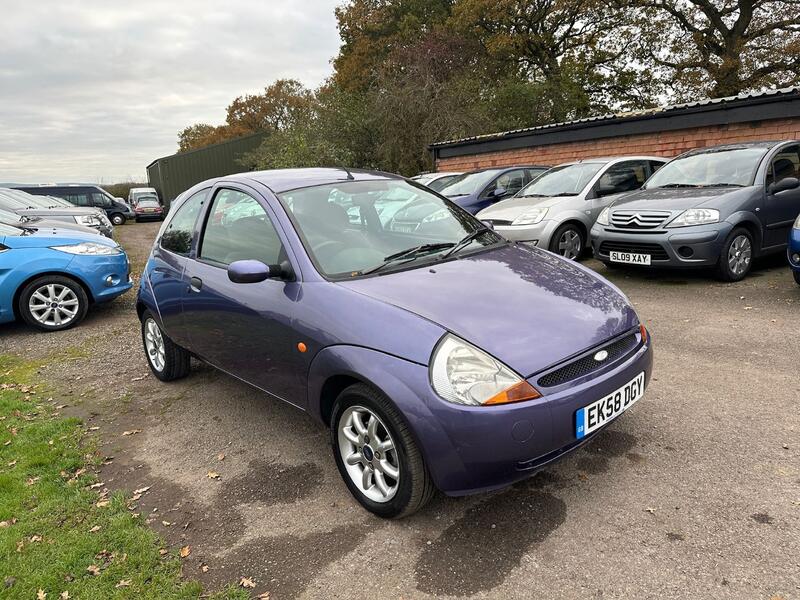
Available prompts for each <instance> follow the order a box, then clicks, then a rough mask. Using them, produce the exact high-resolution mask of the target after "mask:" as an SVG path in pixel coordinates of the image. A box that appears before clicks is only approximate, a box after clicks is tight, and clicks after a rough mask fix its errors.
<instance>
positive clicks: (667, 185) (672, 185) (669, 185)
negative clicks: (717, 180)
mask: <svg viewBox="0 0 800 600" xmlns="http://www.w3.org/2000/svg"><path fill="white" fill-rule="evenodd" d="M656 187H657V188H699V187H703V186H702V185H700V184H697V183H665V184H664V185H657V186H656Z"/></svg>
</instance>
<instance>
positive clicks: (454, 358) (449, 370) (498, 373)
mask: <svg viewBox="0 0 800 600" xmlns="http://www.w3.org/2000/svg"><path fill="white" fill-rule="evenodd" d="M430 378H431V385H432V386H433V389H434V391H435V392H436V393H437V394H439V396H441V397H442V398H443V399H444V400H447V401H448V402H453V403H455V404H466V405H468V406H486V405H492V404H507V403H510V402H520V401H522V400H532V399H534V398H540V397H541V394H540V393H539V392H538V391H537V390H536V388H534V387H533V386H532V385H531V384H529V383H528V382H527V381H525V380H524V379H522V377H520V376H519V375H517V374H516V373H515V372H514V371H512V370H511V369H509V368H508V367H507V366H505V365H504V364H503V363H501V362H500V361H498V360H496V359H494V358H492V357H491V356H489V355H488V354H486V352H484V351H483V350H480V349H479V348H476V347H475V346H473V345H472V344H469V343H467V342H465V341H464V340H462V339H460V338H458V337H456V336H454V335H452V334H450V333H448V334H446V335H445V336H444V337H443V338H442V339H441V340H440V341H439V343H438V344H437V346H436V348H435V349H434V351H433V356H432V359H431V365H430Z"/></svg>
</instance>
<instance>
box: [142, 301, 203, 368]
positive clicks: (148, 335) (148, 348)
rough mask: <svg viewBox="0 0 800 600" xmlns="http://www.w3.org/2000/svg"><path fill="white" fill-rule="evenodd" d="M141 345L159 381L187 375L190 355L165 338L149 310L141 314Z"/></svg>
mask: <svg viewBox="0 0 800 600" xmlns="http://www.w3.org/2000/svg"><path fill="white" fill-rule="evenodd" d="M142 345H143V347H144V353H145V356H146V357H147V364H148V365H149V366H150V370H151V371H152V372H153V375H155V376H156V377H157V378H158V379H160V380H161V381H174V380H175V379H181V378H182V377H186V376H187V375H188V374H189V371H190V370H191V356H192V355H191V354H190V353H189V352H188V351H187V350H184V349H183V348H181V347H180V346H178V345H177V344H176V343H175V342H173V341H172V340H171V339H169V338H168V337H167V335H166V334H165V333H164V332H163V331H162V330H161V326H160V325H159V324H158V321H156V319H155V317H154V316H153V313H151V312H150V311H149V310H146V311H145V312H144V314H142Z"/></svg>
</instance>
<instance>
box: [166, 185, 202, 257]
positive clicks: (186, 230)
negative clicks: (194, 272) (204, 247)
mask: <svg viewBox="0 0 800 600" xmlns="http://www.w3.org/2000/svg"><path fill="white" fill-rule="evenodd" d="M207 195H208V190H201V191H199V192H197V193H195V194H193V195H192V196H190V197H189V198H187V199H186V202H184V203H183V204H181V205H180V206H179V207H178V210H177V211H175V214H174V215H172V217H171V218H170V219H169V221H168V222H167V224H166V226H165V228H164V233H163V234H161V247H162V248H163V249H164V250H169V251H170V252H174V253H175V254H180V255H182V256H187V255H188V254H189V250H190V249H191V247H192V233H194V224H195V223H196V222H197V215H199V214H200V209H201V208H202V206H203V200H205V199H206V196H207Z"/></svg>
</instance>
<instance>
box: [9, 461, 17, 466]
mask: <svg viewBox="0 0 800 600" xmlns="http://www.w3.org/2000/svg"><path fill="white" fill-rule="evenodd" d="M15 464H17V461H15V460H12V461H11V462H10V463H8V466H9V467H13V466H14V465H15Z"/></svg>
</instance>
